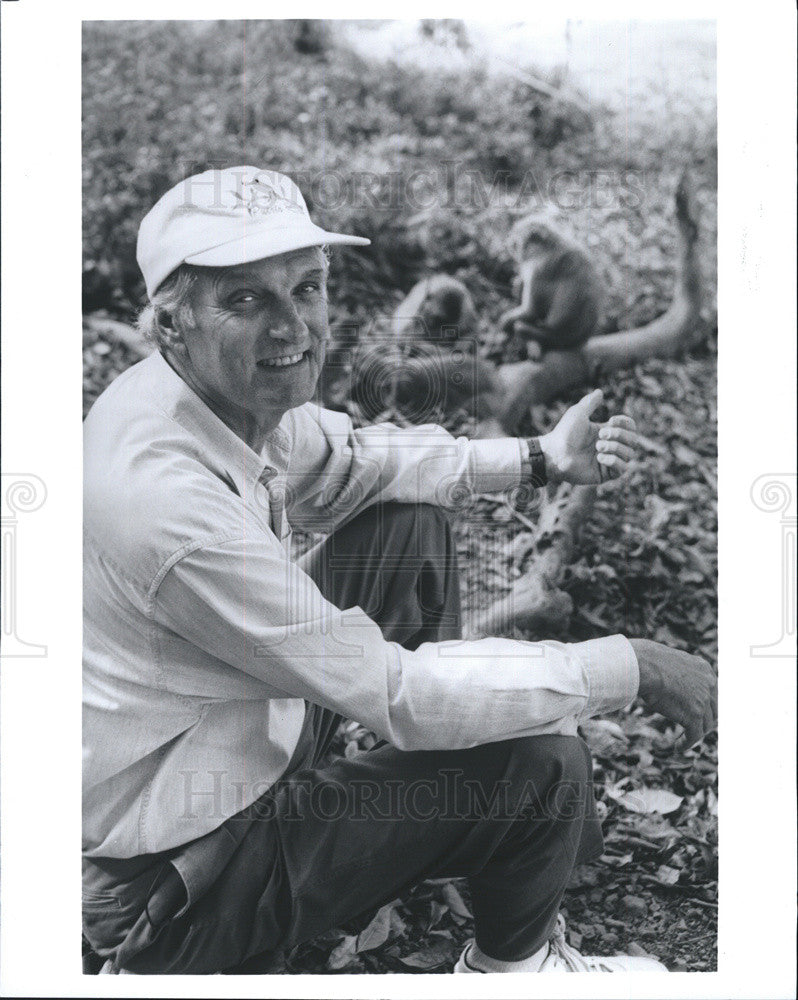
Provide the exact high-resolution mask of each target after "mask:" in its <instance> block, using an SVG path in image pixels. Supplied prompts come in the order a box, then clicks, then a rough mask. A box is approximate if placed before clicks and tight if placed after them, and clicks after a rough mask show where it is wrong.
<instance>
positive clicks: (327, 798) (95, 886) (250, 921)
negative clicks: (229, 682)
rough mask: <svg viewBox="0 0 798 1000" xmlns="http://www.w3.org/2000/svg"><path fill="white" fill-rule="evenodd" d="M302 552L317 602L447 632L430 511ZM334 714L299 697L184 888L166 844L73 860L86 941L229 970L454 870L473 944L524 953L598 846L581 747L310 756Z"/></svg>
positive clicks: (438, 634) (320, 751)
mask: <svg viewBox="0 0 798 1000" xmlns="http://www.w3.org/2000/svg"><path fill="white" fill-rule="evenodd" d="M304 562H305V566H306V569H307V570H308V572H310V573H311V575H312V576H313V577H314V579H315V580H316V581H317V583H318V584H319V586H320V588H321V590H322V591H323V592H324V593H325V594H326V596H327V597H328V598H329V599H330V600H331V601H332V602H333V603H335V604H337V605H338V606H339V607H342V608H346V607H352V606H354V605H359V606H360V607H361V608H363V610H364V611H366V612H367V613H368V614H369V615H370V616H371V617H372V618H373V619H374V620H376V621H377V622H378V623H379V625H380V627H381V628H382V631H383V633H384V634H385V636H386V638H388V639H390V640H392V641H395V642H400V643H402V644H403V645H405V646H407V647H409V648H416V647H417V646H418V645H420V643H422V642H427V641H435V640H443V639H451V638H457V637H458V635H459V628H460V624H459V594H458V580H457V566H456V554H455V547H454V542H453V538H452V533H451V530H450V527H449V524H448V521H447V519H446V517H445V516H444V515H443V514H442V513H441V512H440V511H439V510H437V509H436V508H433V507H430V506H427V505H424V504H420V505H399V504H386V505H383V506H382V507H381V508H372V509H369V510H367V511H365V512H364V513H363V514H361V515H359V516H358V517H357V518H355V519H354V520H353V521H351V522H350V523H349V524H348V525H346V526H345V527H344V528H342V529H340V530H339V531H337V532H336V533H335V534H334V535H332V536H330V538H329V539H327V540H326V541H325V542H324V543H323V544H322V545H321V546H319V547H317V548H316V549H315V550H313V551H312V552H311V553H309V554H308V555H307V556H306V557H305V560H304ZM468 696H469V694H468V691H464V692H463V697H464V698H467V697H468ZM339 722H340V716H337V715H335V714H334V713H332V712H330V711H328V710H326V709H323V708H320V707H319V706H312V705H311V706H308V712H307V716H306V720H305V726H304V729H303V733H302V736H301V738H300V743H299V746H298V747H297V750H296V752H295V754H294V758H293V760H292V762H291V764H290V765H289V768H288V771H287V773H286V775H285V776H284V777H283V778H282V779H281V780H280V781H279V782H278V783H277V785H276V786H275V787H273V788H272V789H270V790H269V792H267V793H266V794H265V795H263V796H262V797H261V798H260V799H258V800H257V801H256V802H255V803H253V805H251V806H250V807H248V808H247V809H245V810H244V811H243V812H242V813H239V814H238V815H236V816H233V817H231V818H230V819H229V820H227V821H226V822H225V823H224V824H223V825H222V826H221V827H220V828H219V829H217V830H215V831H213V832H212V833H210V834H208V835H207V836H205V837H201V838H199V839H198V840H197V841H194V842H193V843H192V844H190V845H187V846H186V847H184V848H181V849H180V860H179V866H182V870H183V871H185V870H186V866H189V869H190V872H191V878H190V879H189V880H188V881H189V882H190V883H191V887H192V888H191V892H190V893H187V890H186V885H185V883H184V881H183V879H181V877H180V876H179V875H178V873H177V869H176V868H175V866H174V865H173V864H172V863H170V862H171V859H172V857H173V856H174V855H176V854H177V852H175V851H172V852H166V853H164V854H160V855H149V856H145V857H139V858H132V859H124V860H118V859H97V858H95V859H91V860H88V859H84V934H85V936H86V938H87V939H88V941H89V942H90V944H91V945H92V947H93V948H94V950H95V951H96V952H97V953H98V954H99V955H101V956H103V957H111V958H112V959H113V961H114V964H115V966H116V967H117V968H123V969H126V970H129V971H131V972H140V973H155V972H173V973H210V972H217V971H222V970H229V969H232V968H234V967H235V966H238V965H240V964H241V963H243V962H245V961H246V960H247V959H248V958H250V957H252V956H255V955H259V954H262V953H265V952H270V951H275V950H278V949H285V948H288V947H291V946H293V945H296V944H298V943H300V942H302V941H305V940H308V939H309V938H312V937H314V936H316V935H318V934H321V933H323V932H324V931H326V930H329V929H330V928H332V927H334V926H338V925H340V924H341V923H343V922H345V921H347V920H351V919H353V918H354V917H357V916H358V915H359V914H361V913H363V912H364V911H367V910H369V909H372V908H375V907H377V906H380V905H382V904H384V903H386V902H389V901H390V900H391V899H394V898H395V897H396V896H398V895H400V894H402V893H403V892H405V891H406V890H408V889H409V888H410V887H411V886H412V885H413V884H415V883H417V882H419V881H421V880H422V879H424V878H427V877H441V876H451V877H467V878H468V879H469V884H470V890H471V898H472V903H473V910H474V919H475V928H476V939H477V943H478V944H479V946H480V948H482V950H483V951H484V952H485V953H486V954H489V955H491V956H493V957H494V958H498V959H505V960H512V959H519V958H524V957H526V956H528V955H531V954H532V953H534V952H535V951H537V950H538V948H540V947H541V945H542V944H543V943H544V942H545V941H546V940H547V938H548V937H549V935H550V934H551V931H552V929H553V926H554V922H555V920H556V916H557V911H558V909H559V905H560V901H561V898H562V895H563V891H564V889H565V886H566V884H567V882H568V879H569V877H570V874H571V871H572V869H573V867H574V865H575V864H578V863H581V862H583V861H586V860H589V859H591V858H593V857H595V856H597V855H598V854H600V853H601V851H602V839H601V829H600V826H599V823H598V820H597V818H596V813H595V806H594V800H593V791H592V785H591V760H590V753H589V751H588V749H587V747H586V746H585V744H584V743H583V742H582V741H581V740H580V739H578V738H577V737H574V736H537V737H527V738H519V739H511V740H506V741H503V742H498V743H490V744H486V745H483V746H477V747H473V748H471V749H467V750H448V751H440V750H436V751H413V752H402V751H399V750H397V749H395V748H394V747H392V746H389V745H387V744H378V745H377V746H376V747H375V748H373V749H372V750H370V751H368V752H363V753H359V754H357V755H356V756H354V757H352V758H339V759H336V760H334V761H333V762H332V763H331V764H328V765H326V766H324V765H323V764H322V758H323V757H324V755H325V752H326V751H327V750H328V747H329V743H330V741H331V739H332V738H333V736H334V735H335V732H336V729H337V727H338V724H339ZM176 863H177V862H176Z"/></svg>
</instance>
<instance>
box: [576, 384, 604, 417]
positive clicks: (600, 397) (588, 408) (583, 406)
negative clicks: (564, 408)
mask: <svg viewBox="0 0 798 1000" xmlns="http://www.w3.org/2000/svg"><path fill="white" fill-rule="evenodd" d="M603 401H604V393H603V392H602V391H601V389H594V390H593V391H592V392H589V393H588V394H587V395H586V396H583V397H582V398H581V399H580V400H579V402H578V403H577V404H576V405H575V407H574V409H577V410H579V411H581V412H582V413H584V414H586V416H588V417H589V416H590V414H591V413H592V412H593V411H594V410H595V409H598V406H599V404H600V403H602V402H603Z"/></svg>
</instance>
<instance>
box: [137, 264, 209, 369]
mask: <svg viewBox="0 0 798 1000" xmlns="http://www.w3.org/2000/svg"><path fill="white" fill-rule="evenodd" d="M197 270H198V268H196V267H192V266H191V265H190V264H181V265H180V267H178V268H177V270H175V271H172V273H171V274H170V275H168V276H167V277H166V278H164V280H163V281H162V282H161V283H160V285H158V288H157V289H156V290H155V292H154V293H153V296H152V299H151V301H150V302H148V303H147V305H146V306H145V307H144V308H143V309H142V311H141V313H140V314H139V318H138V320H137V323H136V326H137V327H138V331H139V333H140V334H141V335H142V336H143V337H144V339H145V340H147V341H149V343H151V344H154V345H155V346H156V347H157V348H159V349H161V350H163V349H164V348H167V349H173V348H174V347H176V346H177V345H178V344H179V343H180V340H181V337H180V333H181V332H182V330H184V329H185V328H186V327H191V326H193V324H194V312H193V310H192V308H191V305H190V303H189V295H190V293H191V289H192V287H193V285H194V282H195V281H196V280H197ZM163 313H168V314H169V315H170V316H171V317H172V324H173V326H172V327H167V326H164V325H163V323H162V322H161V320H160V318H159V317H160V316H161V315H162V314H163Z"/></svg>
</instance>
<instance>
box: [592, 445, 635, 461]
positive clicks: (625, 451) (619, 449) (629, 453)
mask: <svg viewBox="0 0 798 1000" xmlns="http://www.w3.org/2000/svg"><path fill="white" fill-rule="evenodd" d="M596 451H597V452H599V454H603V455H617V456H618V458H621V459H623V461H624V462H631V461H632V459H633V458H634V457H635V454H636V452H635V451H634V450H633V449H632V448H629V447H628V446H627V445H625V444H621V442H620V441H597V442H596Z"/></svg>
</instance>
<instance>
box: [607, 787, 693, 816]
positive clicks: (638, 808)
mask: <svg viewBox="0 0 798 1000" xmlns="http://www.w3.org/2000/svg"><path fill="white" fill-rule="evenodd" d="M606 793H607V795H609V797H610V798H611V799H613V800H614V801H615V802H617V803H618V804H619V805H621V806H623V807H624V809H628V810H629V811H630V812H635V813H660V814H661V815H662V816H666V815H667V814H668V813H672V812H675V811H676V810H677V809H678V808H679V806H680V805H681V804H682V802H683V801H684V799H683V798H682V796H681V795H674V794H673V792H669V791H667V790H666V789H664V788H636V789H634V791H629V792H618V791H617V788H613V787H608V788H607V789H606Z"/></svg>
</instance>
